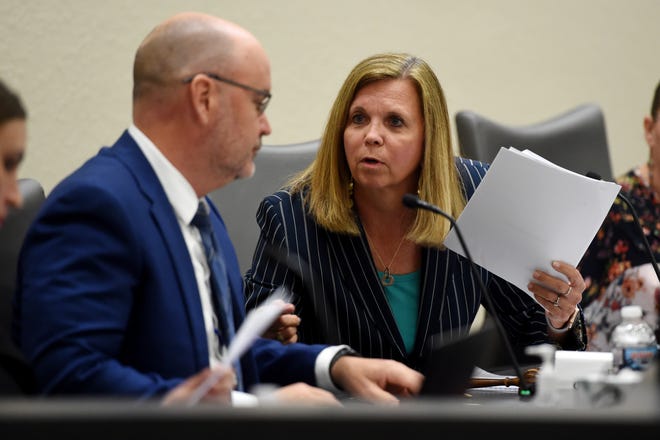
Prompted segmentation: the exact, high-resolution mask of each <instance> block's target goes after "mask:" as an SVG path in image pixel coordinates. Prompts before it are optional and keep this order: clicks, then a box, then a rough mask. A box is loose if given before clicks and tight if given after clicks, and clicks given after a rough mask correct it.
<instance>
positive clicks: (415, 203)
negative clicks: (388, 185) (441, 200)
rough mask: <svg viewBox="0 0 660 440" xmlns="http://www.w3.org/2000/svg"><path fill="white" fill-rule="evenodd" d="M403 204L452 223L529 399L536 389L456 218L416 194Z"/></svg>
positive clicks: (405, 198) (522, 393) (523, 394)
mask: <svg viewBox="0 0 660 440" xmlns="http://www.w3.org/2000/svg"><path fill="white" fill-rule="evenodd" d="M403 204H404V205H405V206H407V207H408V208H412V209H425V210H427V211H431V212H434V213H436V214H440V215H441V216H443V217H444V218H446V219H447V220H449V223H451V225H452V227H453V228H454V230H455V231H456V235H457V237H458V241H459V242H460V243H461V248H463V252H465V256H466V257H467V259H468V261H469V262H470V268H471V270H472V274H473V275H474V277H475V278H476V279H477V283H478V284H479V288H480V289H481V293H482V295H483V297H484V298H485V299H486V302H487V303H488V307H489V308H490V310H491V317H492V318H493V321H494V322H495V326H496V328H497V331H498V333H499V335H500V338H501V339H502V343H503V344H504V347H505V349H506V351H507V355H508V356H509V360H510V362H511V366H512V367H513V370H514V371H515V373H516V376H518V381H519V383H518V395H519V396H521V397H529V396H531V395H533V394H534V387H533V385H530V384H528V383H527V380H526V378H525V375H524V374H523V372H522V369H521V368H520V365H519V364H518V359H517V358H516V355H515V354H514V351H513V347H512V346H511V342H510V341H509V337H508V336H507V334H506V331H505V330H504V327H503V326H502V323H501V322H500V319H499V317H498V316H497V311H496V310H495V306H494V304H493V300H492V299H491V297H490V292H488V288H487V287H486V285H485V284H484V281H483V280H482V279H481V276H480V275H479V272H478V270H477V265H476V264H475V262H474V260H473V259H472V255H471V254H470V250H469V249H468V247H467V244H465V240H463V234H462V233H461V230H460V228H459V227H458V225H457V224H456V220H454V217H452V216H451V215H449V214H447V213H446V212H444V211H443V210H442V209H440V208H438V207H437V206H435V205H432V204H430V203H429V202H426V201H424V200H421V199H420V198H419V197H417V196H416V195H414V194H404V196H403Z"/></svg>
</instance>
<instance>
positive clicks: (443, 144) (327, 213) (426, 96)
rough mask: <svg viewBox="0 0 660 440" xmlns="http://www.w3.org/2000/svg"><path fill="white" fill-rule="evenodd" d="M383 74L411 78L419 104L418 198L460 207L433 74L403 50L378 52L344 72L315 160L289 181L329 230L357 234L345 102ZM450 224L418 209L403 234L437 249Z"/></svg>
mask: <svg viewBox="0 0 660 440" xmlns="http://www.w3.org/2000/svg"><path fill="white" fill-rule="evenodd" d="M388 79H407V80H410V81H412V82H413V83H414V85H415V87H416V89H417V92H418V94H419V96H420V101H421V103H422V111H423V114H424V127H425V128H424V145H425V148H424V154H423V159H422V160H423V162H422V165H421V171H420V177H419V182H418V188H419V197H420V198H421V199H423V200H426V201H428V202H429V203H432V204H434V205H437V206H438V207H440V208H441V209H442V210H443V211H445V212H447V213H449V214H451V215H452V216H453V217H455V218H456V217H458V215H459V214H460V213H461V211H462V210H463V208H464V207H465V198H464V195H463V191H462V186H461V183H460V180H459V177H458V171H457V169H456V165H455V162H454V154H453V148H452V145H451V131H450V125H449V114H448V111H447V103H446V101H445V96H444V93H443V91H442V87H441V86H440V82H439V81H438V78H437V77H436V76H435V73H433V70H432V69H431V68H430V66H429V65H428V64H427V63H426V62H425V61H424V60H422V59H420V58H417V57H415V56H412V55H409V54H405V53H384V54H378V55H373V56H371V57H369V58H366V59H365V60H363V61H361V62H360V63H358V64H357V65H356V66H355V67H354V68H353V70H352V71H351V72H350V73H349V75H348V77H347V78H346V80H345V81H344V84H343V85H342V87H341V89H340V90H339V93H338V94H337V98H336V99H335V102H334V104H333V105H332V107H331V109H330V115H329V117H328V122H327V124H326V127H325V131H324V133H323V136H322V137H321V142H320V145H319V150H318V153H317V155H316V159H315V160H314V161H313V162H312V163H311V164H310V165H309V166H308V167H307V168H306V169H305V170H303V171H302V172H301V173H300V174H298V175H297V176H294V177H293V178H292V179H291V180H290V181H289V182H288V185H289V186H290V191H291V192H292V193H296V192H300V193H302V194H303V196H304V199H305V204H306V205H307V208H308V211H309V213H310V214H311V215H312V217H313V218H314V220H315V221H316V222H317V223H318V224H319V225H320V226H322V227H324V228H326V229H328V230H330V231H332V232H337V233H344V234H351V235H359V233H360V232H359V228H358V225H357V223H356V219H355V214H354V212H353V209H352V200H351V196H350V193H349V181H350V179H351V173H350V170H349V167H348V163H347V161H346V156H345V153H344V142H343V139H344V137H343V136H344V128H345V127H346V121H347V118H348V112H349V108H350V105H351V103H352V101H353V99H354V97H355V95H356V93H357V92H358V91H359V90H360V89H362V88H363V87H364V86H365V85H367V84H370V83H373V82H376V81H382V80H388ZM450 227H451V225H450V224H449V222H448V221H447V220H445V219H444V218H442V217H441V216H438V215H436V214H433V213H432V212H428V211H425V210H418V212H417V216H416V219H415V222H414V224H413V227H412V229H411V230H410V232H409V234H408V238H409V239H410V240H412V241H414V242H415V243H417V244H420V245H426V246H434V247H440V248H442V247H443V245H442V242H443V240H444V238H445V236H446V235H447V233H448V232H449V229H450Z"/></svg>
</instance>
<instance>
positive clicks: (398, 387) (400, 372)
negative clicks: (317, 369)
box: [330, 356, 424, 404]
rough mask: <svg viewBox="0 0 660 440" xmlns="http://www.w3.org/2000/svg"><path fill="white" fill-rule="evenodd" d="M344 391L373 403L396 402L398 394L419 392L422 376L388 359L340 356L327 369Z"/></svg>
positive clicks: (410, 394)
mask: <svg viewBox="0 0 660 440" xmlns="http://www.w3.org/2000/svg"><path fill="white" fill-rule="evenodd" d="M330 375H331V376H332V380H333V381H334V382H335V384H337V385H338V386H340V387H341V388H342V389H343V390H344V391H346V392H347V393H350V394H351V395H353V396H355V397H361V398H363V399H365V400H368V401H371V402H374V403H385V404H398V403H399V398H400V397H411V396H414V395H417V394H419V391H420V390H421V388H422V383H423V382H424V376H423V375H422V374H421V373H420V372H418V371H416V370H413V369H412V368H409V367H407V366H405V365H404V364H402V363H401V362H397V361H394V360H390V359H371V358H363V357H358V356H342V357H340V358H339V359H338V360H337V362H335V364H334V365H333V367H332V370H331V371H330Z"/></svg>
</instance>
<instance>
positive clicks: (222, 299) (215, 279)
mask: <svg viewBox="0 0 660 440" xmlns="http://www.w3.org/2000/svg"><path fill="white" fill-rule="evenodd" d="M190 224H191V225H193V226H196V227H197V229H199V233H200V235H201V236H202V243H203V245H204V252H205V253H206V261H207V263H208V265H209V269H210V272H211V275H210V277H209V278H210V284H211V294H212V297H213V305H214V309H215V315H216V318H217V323H218V329H217V331H216V334H217V335H218V339H219V343H220V346H221V347H225V348H226V347H227V346H228V345H229V342H230V341H231V340H232V338H233V337H234V328H235V327H234V316H233V314H232V304H231V293H230V290H229V281H228V280H227V269H226V267H225V262H224V260H223V258H222V253H221V252H218V248H217V241H216V239H215V233H214V232H213V228H212V227H211V219H210V217H209V213H208V207H207V206H206V203H204V202H199V206H198V207H197V213H195V217H193V219H192V221H191V222H190ZM237 364H238V363H237ZM234 368H235V370H236V378H237V380H238V388H239V389H242V380H241V372H240V365H234Z"/></svg>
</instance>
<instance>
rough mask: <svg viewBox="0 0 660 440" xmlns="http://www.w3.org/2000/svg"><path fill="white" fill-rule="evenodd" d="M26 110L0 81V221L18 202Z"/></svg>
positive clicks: (25, 132)
mask: <svg viewBox="0 0 660 440" xmlns="http://www.w3.org/2000/svg"><path fill="white" fill-rule="evenodd" d="M26 120H27V112H26V111H25V107H24V106H23V103H22V101H21V98H20V97H19V96H18V95H17V94H16V93H15V92H13V91H12V90H11V89H9V88H8V87H7V85H6V84H4V83H3V82H2V81H0V159H2V163H1V164H0V225H1V224H2V223H3V222H4V221H5V218H6V217H7V213H8V212H9V210H10V209H11V208H18V207H20V206H21V202H22V200H21V193H20V191H19V189H18V166H19V165H20V163H21V162H22V160H23V156H24V155H25V144H26V139H27V122H26Z"/></svg>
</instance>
